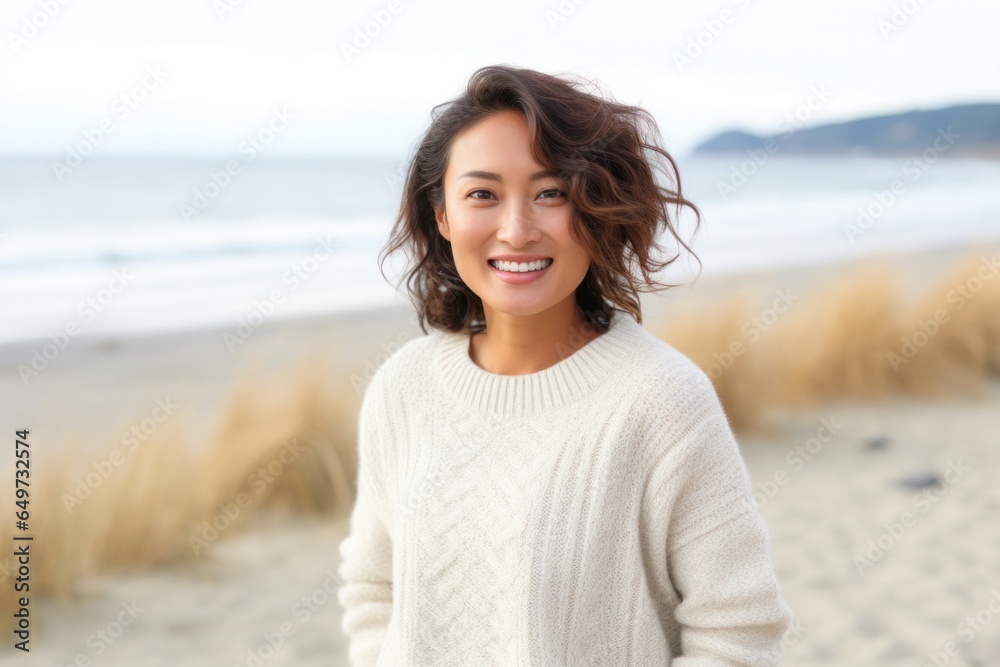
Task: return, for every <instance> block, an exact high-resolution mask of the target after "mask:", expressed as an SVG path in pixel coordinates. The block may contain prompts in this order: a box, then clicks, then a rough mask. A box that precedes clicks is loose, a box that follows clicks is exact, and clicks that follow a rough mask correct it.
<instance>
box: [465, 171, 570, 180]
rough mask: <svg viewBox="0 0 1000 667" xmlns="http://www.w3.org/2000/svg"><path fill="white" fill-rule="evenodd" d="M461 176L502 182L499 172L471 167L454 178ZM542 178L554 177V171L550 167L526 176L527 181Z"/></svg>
mask: <svg viewBox="0 0 1000 667" xmlns="http://www.w3.org/2000/svg"><path fill="white" fill-rule="evenodd" d="M463 178H481V179H483V180H487V181H497V182H500V183H502V182H503V177H502V176H501V175H500V174H494V173H493V172H492V171H481V170H478V169H473V170H472V171H467V172H465V173H464V174H462V175H461V176H459V177H458V178H456V179H455V180H461V179H463ZM543 178H556V172H555V171H552V170H551V169H549V170H546V171H536V172H535V173H534V174H532V175H531V176H529V177H528V180H529V181H532V182H534V181H539V180H541V179H543Z"/></svg>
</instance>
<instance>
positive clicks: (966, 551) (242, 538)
mask: <svg viewBox="0 0 1000 667" xmlns="http://www.w3.org/2000/svg"><path fill="white" fill-rule="evenodd" d="M966 254H967V250H966V249H963V248H956V249H948V250H940V251H935V252H928V253H920V254H911V255H905V256H900V257H899V258H897V260H896V265H897V266H898V267H899V271H900V277H901V281H902V284H903V286H904V288H905V289H906V290H908V291H912V292H913V293H917V292H919V291H920V290H921V289H923V288H924V287H926V286H927V285H929V284H931V283H932V282H933V280H934V278H935V277H940V276H941V275H943V274H944V273H946V272H947V271H948V270H950V269H951V268H952V266H953V265H954V262H956V261H957V260H958V258H960V257H963V256H965V255H966ZM844 270H845V267H844V266H829V267H803V268H801V269H787V270H783V271H777V272H759V273H756V274H744V275H741V276H729V277H720V278H714V279H712V280H707V279H704V278H703V279H701V280H700V281H699V282H698V283H697V284H696V285H695V286H694V287H693V288H691V287H684V288H679V289H677V290H671V291H669V292H667V293H664V294H656V295H643V313H644V322H643V323H644V325H645V326H646V327H647V328H648V329H650V330H653V331H655V330H657V328H658V327H659V326H660V325H661V324H662V323H664V322H667V321H668V320H669V317H670V314H671V312H672V311H673V309H674V308H676V307H678V304H680V303H683V301H684V300H685V299H695V300H706V301H710V300H713V299H716V298H722V297H724V296H725V295H727V294H730V293H732V292H733V290H735V289H738V288H739V289H741V288H744V287H747V286H753V288H754V289H757V290H768V289H772V288H778V287H784V288H786V289H788V288H790V289H795V290H799V291H800V292H801V293H802V294H803V295H804V298H806V299H808V298H809V294H810V290H811V289H812V287H813V286H816V285H819V284H822V283H823V281H824V280H828V279H829V278H830V277H832V276H836V275H841V274H842V272H843V271H844ZM222 333H223V332H221V331H218V330H216V331H203V332H189V333H184V334H176V335H170V336H159V337H142V338H132V339H126V340H116V341H99V342H93V343H88V342H87V341H83V340H80V341H74V343H73V345H71V346H69V347H68V348H67V349H66V350H63V351H62V352H61V353H60V355H59V356H58V357H57V358H56V359H54V360H53V361H52V362H51V365H50V367H49V368H47V369H46V370H45V372H43V373H42V374H40V375H39V376H38V377H36V378H33V379H32V380H31V382H30V383H29V384H28V385H27V386H26V385H25V384H24V383H22V382H21V381H20V379H19V378H18V376H17V373H16V364H17V363H18V361H19V360H21V359H23V358H24V354H25V353H26V352H28V353H30V346H28V348H25V347H24V346H21V347H7V348H2V349H0V366H2V368H3V370H4V373H2V374H0V400H3V401H4V403H5V406H6V407H5V415H7V416H6V417H5V424H4V425H5V426H7V427H8V428H13V427H14V426H18V427H23V426H27V427H29V428H31V429H32V438H33V443H32V446H33V447H34V448H35V456H36V458H35V465H37V466H45V465H55V463H54V461H56V460H57V459H58V456H59V453H58V450H57V448H58V446H59V444H60V443H65V442H66V441H67V439H68V438H75V439H77V440H78V441H80V442H81V443H83V445H84V446H85V447H92V448H94V451H100V450H101V448H102V447H106V446H107V445H108V443H109V442H112V443H113V442H115V441H117V439H118V438H119V435H120V434H121V433H122V431H124V430H125V429H126V428H127V427H128V425H129V424H135V423H138V422H139V420H141V419H143V418H144V417H145V416H146V415H148V414H149V413H150V411H151V410H152V409H153V408H154V407H155V405H156V401H157V400H158V399H165V398H169V399H170V400H171V401H174V402H176V403H177V404H178V405H179V406H181V407H180V408H179V409H178V411H177V414H178V415H180V416H179V417H177V418H178V419H180V420H183V421H184V423H185V424H186V427H185V428H186V429H187V432H188V434H189V437H190V441H191V442H199V440H200V439H201V438H203V437H205V436H206V434H208V433H209V432H210V431H211V428H212V426H213V422H214V420H215V419H217V417H218V412H219V410H220V409H221V407H222V406H223V405H224V403H225V401H226V400H227V399H228V397H229V396H230V394H231V392H232V391H233V390H234V389H235V388H236V387H237V386H238V384H239V383H240V382H247V381H249V380H247V379H246V377H247V376H246V375H245V373H246V372H247V371H248V370H249V369H251V368H257V369H259V370H260V372H261V373H263V375H262V376H260V377H258V379H256V380H253V381H254V382H260V381H264V380H262V379H261V378H262V377H265V376H266V377H271V378H272V379H274V382H275V386H276V390H280V387H281V385H280V382H279V381H278V380H280V379H281V378H282V377H287V376H290V375H292V372H291V371H290V370H289V369H291V368H298V365H297V364H299V363H300V361H301V360H302V359H303V358H308V359H311V360H312V363H313V364H317V365H319V364H321V363H322V364H326V365H327V367H328V368H329V369H330V370H329V371H328V372H329V376H330V380H331V383H336V384H340V385H346V386H347V387H349V391H350V393H349V396H352V397H353V398H354V399H356V400H360V396H361V392H362V391H363V387H364V381H365V378H366V376H370V372H371V371H372V370H373V369H374V367H375V366H377V364H378V363H379V361H380V360H381V358H383V357H384V355H386V354H388V353H390V352H391V351H392V350H393V349H395V347H396V346H398V345H400V344H402V343H404V342H405V341H406V340H409V339H410V338H412V337H416V336H419V335H422V332H421V331H420V329H419V327H418V326H417V323H416V318H415V316H414V315H413V313H412V312H410V311H408V310H406V309H402V308H386V309H373V310H371V311H367V312H365V313H353V314H347V315H344V314H341V315H331V316H326V317H316V318H310V319H308V320H296V321H275V322H268V323H266V324H265V325H264V326H261V327H260V329H259V330H258V331H256V332H255V333H254V335H253V336H251V337H250V338H249V339H248V340H247V341H246V343H245V344H244V345H242V346H240V347H239V348H238V349H237V350H236V351H235V352H234V353H230V352H229V351H228V350H227V349H226V346H225V343H224V341H223V339H222ZM171 419H173V417H171ZM10 420H16V422H17V423H16V424H14V423H8V422H10ZM769 427H770V428H769V429H768V430H767V431H766V432H763V433H754V432H751V433H740V434H739V441H740V445H741V449H742V451H743V455H744V458H745V460H746V462H747V466H748V469H749V471H750V473H751V479H752V481H753V484H754V488H755V493H756V497H757V498H758V502H759V504H760V506H761V511H762V512H763V514H764V516H765V518H766V520H767V523H768V526H769V529H770V533H771V538H772V545H773V552H774V559H775V565H776V569H777V573H778V576H779V580H780V582H781V586H782V590H783V592H784V594H785V596H786V598H787V600H788V602H789V604H790V605H791V606H792V608H793V610H794V611H795V614H796V620H795V623H794V624H793V626H792V629H791V631H790V632H789V634H788V635H786V648H785V658H784V660H783V662H782V664H787V665H804V666H807V665H888V666H895V665H900V666H902V665H923V664H925V663H926V664H935V663H934V662H933V660H932V658H931V656H932V655H934V653H935V652H942V655H944V652H946V651H948V649H949V648H950V647H949V646H948V642H953V643H954V648H955V651H954V652H958V655H948V656H947V658H946V659H947V662H941V660H944V659H945V658H943V657H941V656H937V658H938V662H937V664H948V665H994V664H1000V663H998V662H997V657H996V656H1000V613H998V611H996V610H1000V521H998V520H997V516H998V510H1000V487H998V486H997V485H995V484H994V483H993V479H992V478H993V477H994V475H995V472H996V471H997V470H1000V466H998V464H1000V461H998V457H1000V428H998V427H1000V381H997V380H992V381H991V382H990V383H989V392H988V395H987V396H986V397H984V398H972V397H963V398H955V399H953V400H937V401H933V402H931V401H927V400H920V399H915V398H911V397H903V396H893V397H890V398H886V399H884V400H877V401H873V400H869V399H865V400H860V399H844V400H838V401H830V402H826V403H824V404H822V405H818V406H815V407H810V408H796V409H794V410H787V411H784V412H782V413H781V414H780V415H778V416H777V417H776V418H774V419H772V420H771V421H770V422H769ZM949 470H950V472H946V471H949ZM926 474H936V475H938V476H940V477H941V480H940V483H939V484H938V485H937V486H931V487H927V488H925V489H923V490H920V489H915V488H907V487H905V486H903V485H901V484H900V480H901V479H902V478H904V477H908V476H909V477H914V476H920V475H926ZM178 492H179V493H183V492H184V490H183V489H180V490H178ZM163 502H164V504H169V503H170V502H171V499H170V498H164V499H163ZM155 511H156V510H151V512H155ZM907 512H909V514H908V515H907V514H905V513H907ZM904 523H905V524H906V525H905V526H904V525H903V524H904ZM345 529H346V526H345V525H344V523H343V522H342V521H333V520H329V519H324V518H322V517H298V518H287V517H285V518H282V516H281V515H278V514H275V515H274V516H264V517H262V518H261V519H260V520H259V522H257V523H255V524H254V525H253V526H252V527H249V528H246V529H244V530H239V531H232V534H227V535H226V536H225V537H223V538H222V539H219V540H218V541H217V542H215V543H213V544H211V546H210V547H209V548H208V549H207V550H206V552H205V554H204V555H203V557H201V558H198V559H196V560H194V561H193V562H191V563H187V564H185V565H183V566H176V567H161V568H157V569H155V570H152V571H145V572H143V571H138V572H134V573H118V574H113V575H101V576H91V577H87V578H86V579H84V580H82V581H80V582H77V584H76V587H75V590H76V592H77V594H78V598H77V599H76V600H74V601H71V602H67V603H64V602H57V601H55V600H48V599H45V598H41V599H39V598H37V597H36V598H33V599H32V605H33V607H32V609H33V614H34V624H33V634H32V651H31V653H30V654H22V653H20V652H14V651H11V650H9V645H10V643H11V642H10V641H8V642H6V643H5V647H4V649H3V650H2V652H0V664H18V665H40V666H41V665H45V666H46V667H50V666H52V665H69V664H74V661H76V664H93V665H144V666H146V665H148V666H150V667H155V666H158V665H176V664H184V665H192V666H197V665H253V664H266V665H269V666H270V665H302V666H305V667H309V666H312V665H317V666H318V665H321V664H322V665H341V664H343V665H346V664H347V662H346V655H345V640H344V637H343V635H342V633H341V631H340V628H339V621H340V608H339V604H338V602H337V600H336V597H335V594H334V593H333V592H332V591H333V590H334V589H335V584H336V581H335V570H336V566H337V564H338V554H337V551H336V546H337V543H338V542H339V539H340V538H341V537H342V535H343V531H344V530H345ZM36 546H37V547H38V548H42V547H43V546H44V545H42V544H38V545H36ZM3 585H9V582H4V584H3ZM991 604H992V608H993V609H992V610H991V609H990V606H991ZM969 617H971V621H969V620H968V619H969ZM977 619H978V620H977ZM118 623H123V624H122V625H118ZM124 623H127V624H124ZM106 640H110V641H106ZM272 646H277V648H271V647H272ZM81 656H82V657H81ZM256 660H261V661H262V662H260V663H258V662H256ZM86 661H89V662H86Z"/></svg>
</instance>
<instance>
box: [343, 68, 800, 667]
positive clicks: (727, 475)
mask: <svg viewBox="0 0 1000 667" xmlns="http://www.w3.org/2000/svg"><path fill="white" fill-rule="evenodd" d="M436 110H437V108H436ZM645 130H648V131H649V132H648V135H647V134H646V133H644V131H645ZM657 135H658V132H657V131H656V124H655V121H653V119H652V117H651V116H649V114H647V113H646V112H644V111H643V110H642V109H640V108H637V107H631V106H626V105H620V104H617V103H614V102H611V101H607V100H604V99H602V98H600V97H598V96H596V95H592V94H590V93H587V92H585V91H583V90H580V89H579V87H577V86H574V85H573V84H572V83H571V82H569V81H567V80H563V79H560V78H558V77H554V76H550V75H546V74H543V73H539V72H535V71H532V70H527V69H519V68H514V67H507V66H494V67H485V68H482V69H480V70H478V71H476V72H475V73H474V74H473V75H472V78H471V80H470V81H469V83H468V87H467V89H466V91H465V93H464V94H463V95H462V96H461V97H459V98H458V99H456V100H453V101H451V102H450V103H447V104H446V105H444V110H443V111H441V112H440V113H436V114H435V117H434V119H433V122H432V124H431V126H430V128H429V129H428V130H427V132H426V134H425V136H424V138H423V140H422V142H421V144H420V146H419V148H418V150H417V152H416V154H415V156H414V157H413V159H412V162H411V164H410V168H409V171H408V174H407V179H406V185H405V192H404V194H403V200H402V205H401V208H400V214H399V217H398V218H397V220H396V224H395V227H394V229H393V235H392V238H391V239H390V242H389V244H388V246H387V254H388V253H391V252H394V251H396V250H398V249H400V248H401V247H403V246H406V247H407V249H408V250H409V251H410V257H411V258H412V260H413V262H414V263H413V266H412V268H411V269H410V271H409V273H408V276H409V277H408V280H407V287H408V290H409V292H410V294H411V295H412V297H413V299H414V302H415V304H416V306H417V312H418V315H419V317H420V326H421V329H422V330H423V331H424V333H427V328H426V324H429V325H430V326H431V328H432V330H431V332H430V334H429V335H426V336H422V337H419V338H417V339H415V340H411V341H410V342H408V343H406V344H405V345H404V346H403V347H402V348H400V349H399V350H397V351H396V352H395V353H394V354H393V355H391V356H390V358H389V359H388V360H386V361H385V362H384V363H383V365H382V366H381V367H380V368H379V369H378V371H377V372H376V374H375V375H374V376H373V378H372V380H371V381H370V383H369V385H368V387H367V388H366V390H365V395H364V398H363V401H362V406H361V412H360V417H359V468H358V490H357V498H356V502H355V506H354V509H353V512H352V515H351V520H350V527H349V533H348V534H347V536H346V537H345V538H344V540H343V541H342V542H341V543H340V554H341V556H342V559H343V560H342V564H341V566H340V570H339V573H340V576H341V577H342V578H343V585H342V587H341V590H340V602H341V604H342V605H343V607H344V616H343V626H342V627H343V630H344V632H345V634H346V635H347V636H348V638H349V640H350V645H349V654H350V659H351V663H352V664H353V665H374V664H379V665H474V666H477V667H478V666H480V665H572V666H573V667H579V666H581V665H664V664H669V663H670V662H671V660H672V659H673V660H676V665H678V666H679V665H681V664H684V665H689V666H691V667H694V666H695V665H705V666H706V667H707V666H708V665H713V666H714V665H723V664H725V665H769V664H776V663H777V661H778V658H779V657H780V642H781V638H782V635H783V633H784V632H785V630H786V628H787V627H788V626H789V624H790V622H791V610H790V608H789V607H788V606H787V604H786V603H785V602H784V600H783V599H782V596H781V593H780V589H779V585H778V583H777V581H776V577H775V574H774V571H773V565H772V560H771V551H770V545H769V536H768V532H767V529H766V526H765V524H764V522H763V520H762V518H761V516H760V514H759V511H758V510H757V508H756V506H755V505H754V504H753V502H752V500H751V489H750V480H749V475H748V473H747V470H746V467H745V465H744V463H743V460H742V458H741V457H740V452H739V448H738V445H737V443H736V440H735V437H734V435H733V432H732V430H731V428H730V424H729V421H728V419H727V417H726V415H725V413H724V411H723V409H722V406H721V404H720V402H719V399H718V396H717V394H716V393H715V390H714V388H713V386H712V384H711V382H710V380H709V379H708V377H707V375H706V374H705V373H703V372H702V371H701V370H700V369H699V368H698V367H697V366H696V365H695V364H694V363H693V362H692V361H691V360H690V359H688V358H687V357H685V356H684V355H682V354H681V353H679V352H678V351H677V350H675V349H674V348H672V347H671V346H670V345H668V344H667V343H665V342H663V341H662V340H660V339H658V338H656V337H655V336H653V335H652V334H651V333H649V332H648V331H646V329H644V328H643V327H642V326H641V313H640V309H639V301H638V299H637V296H638V295H637V291H639V290H640V288H644V287H646V286H651V285H653V284H654V283H653V281H652V279H651V274H652V273H653V272H655V271H657V270H659V269H662V268H663V267H665V266H666V265H668V264H670V262H672V261H674V260H675V259H676V257H674V258H671V259H670V260H669V261H666V262H658V261H657V260H655V259H654V258H653V254H652V251H653V250H655V249H657V245H656V239H657V236H658V234H659V232H660V231H661V229H663V230H666V231H669V232H670V233H671V234H672V235H673V236H674V237H675V238H677V239H678V241H680V239H679V237H677V234H676V232H675V231H674V228H673V225H672V222H671V219H670V217H669V216H668V210H667V207H668V206H669V205H676V206H677V207H678V210H679V209H680V207H681V206H689V207H690V208H691V209H692V210H693V211H694V213H695V214H696V215H697V214H698V209H697V208H696V207H695V206H694V205H693V204H692V203H691V202H689V201H688V200H686V199H684V197H682V196H681V192H680V181H679V178H676V165H675V163H674V161H673V159H672V158H671V157H670V156H669V154H667V152H666V151H664V150H663V149H662V148H659V147H658V146H657V142H656V138H657ZM653 157H659V158H664V159H665V160H666V161H667V163H668V164H669V165H670V166H671V167H672V168H673V169H672V171H667V175H668V177H669V176H671V175H673V177H674V179H673V180H675V182H676V192H675V191H672V190H670V189H668V188H667V187H664V186H662V185H660V184H658V183H657V181H656V176H655V171H656V169H655V166H656V162H655V161H654V160H653V159H652V158H653ZM681 245H684V244H683V242H682V241H681ZM684 247H685V248H687V246H686V245H684ZM382 259H383V261H384V257H383V258H382ZM632 266H636V267H638V269H639V271H640V272H641V274H642V278H643V280H642V281H641V282H640V281H637V279H636V278H635V276H633V274H632V272H631V270H630V269H631V267H632ZM668 287H670V286H668Z"/></svg>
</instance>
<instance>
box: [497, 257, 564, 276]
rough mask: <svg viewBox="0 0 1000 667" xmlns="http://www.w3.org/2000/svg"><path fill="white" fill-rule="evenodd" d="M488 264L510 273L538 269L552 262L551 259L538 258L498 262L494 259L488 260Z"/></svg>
mask: <svg viewBox="0 0 1000 667" xmlns="http://www.w3.org/2000/svg"><path fill="white" fill-rule="evenodd" d="M489 262H490V266H492V267H494V268H497V269H500V270H501V271H510V272H511V273H524V272H525V271H538V270H539V269H544V268H545V267H547V266H548V265H549V264H551V263H552V260H551V259H539V260H536V261H534V262H520V263H515V262H500V261H497V260H495V259H491V260H489Z"/></svg>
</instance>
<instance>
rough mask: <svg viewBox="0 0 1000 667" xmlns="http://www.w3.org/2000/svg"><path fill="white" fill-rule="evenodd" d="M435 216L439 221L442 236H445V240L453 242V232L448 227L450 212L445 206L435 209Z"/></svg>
mask: <svg viewBox="0 0 1000 667" xmlns="http://www.w3.org/2000/svg"><path fill="white" fill-rule="evenodd" d="M434 218H435V219H436V220H437V223H438V231H439V232H441V236H443V237H444V240H445V241H448V242H449V243H450V242H451V232H450V231H449V229H448V212H447V211H445V210H444V208H443V207H442V208H436V209H434Z"/></svg>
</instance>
